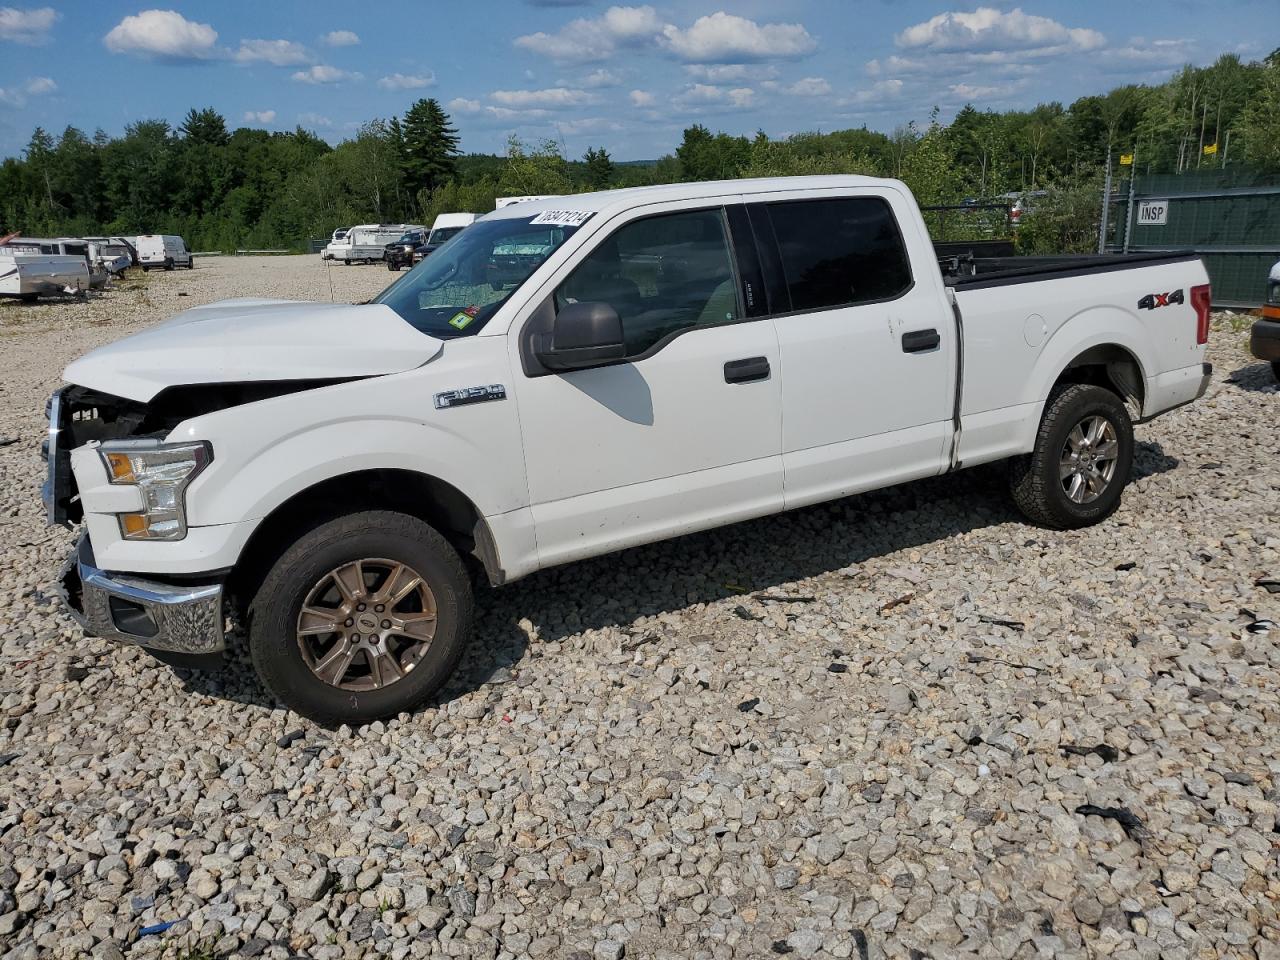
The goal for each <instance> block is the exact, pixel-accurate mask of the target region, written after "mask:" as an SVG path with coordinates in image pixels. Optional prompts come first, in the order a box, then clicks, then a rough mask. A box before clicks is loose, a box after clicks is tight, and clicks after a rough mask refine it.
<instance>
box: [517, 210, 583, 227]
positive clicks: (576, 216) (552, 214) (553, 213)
mask: <svg viewBox="0 0 1280 960" xmlns="http://www.w3.org/2000/svg"><path fill="white" fill-rule="evenodd" d="M593 212H594V211H591V210H543V211H542V212H541V213H540V214H538V215H537V216H536V217H534V218H533V219H532V220H530V221H529V223H530V225H533V224H552V225H554V226H557V227H580V226H582V225H583V224H584V223H586V222H587V221H588V220H589V219H591V214H592V213H593Z"/></svg>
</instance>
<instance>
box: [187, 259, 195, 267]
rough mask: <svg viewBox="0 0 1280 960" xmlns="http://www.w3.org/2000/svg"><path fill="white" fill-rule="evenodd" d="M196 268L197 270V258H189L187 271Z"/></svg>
mask: <svg viewBox="0 0 1280 960" xmlns="http://www.w3.org/2000/svg"><path fill="white" fill-rule="evenodd" d="M195 268H196V258H195V257H187V269H188V270H194V269H195Z"/></svg>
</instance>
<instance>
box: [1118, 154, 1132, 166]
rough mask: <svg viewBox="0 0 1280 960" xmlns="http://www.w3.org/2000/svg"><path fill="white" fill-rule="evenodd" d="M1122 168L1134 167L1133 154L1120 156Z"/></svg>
mask: <svg viewBox="0 0 1280 960" xmlns="http://www.w3.org/2000/svg"><path fill="white" fill-rule="evenodd" d="M1120 166H1122V167H1131V166H1133V154H1132V153H1122V154H1120Z"/></svg>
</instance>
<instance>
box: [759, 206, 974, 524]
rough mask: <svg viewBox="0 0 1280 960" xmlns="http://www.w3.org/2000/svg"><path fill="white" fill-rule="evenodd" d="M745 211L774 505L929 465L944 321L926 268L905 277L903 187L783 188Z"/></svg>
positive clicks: (910, 475) (945, 400) (938, 461)
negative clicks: (764, 300)
mask: <svg viewBox="0 0 1280 960" xmlns="http://www.w3.org/2000/svg"><path fill="white" fill-rule="evenodd" d="M748 211H749V214H750V218H751V223H752V230H753V231H754V233H755V236H756V241H757V245H758V247H759V249H760V256H761V259H762V261H764V263H765V268H766V277H767V279H768V283H769V298H770V306H771V311H772V313H773V316H774V320H775V323H776V326H777V331H778V347H779V352H780V355H781V360H782V381H783V387H782V457H783V478H784V489H785V494H784V496H785V502H786V506H787V507H788V508H790V507H797V506H801V505H803V504H806V503H815V502H818V501H821V500H827V499H832V498H834V497H840V496H845V495H847V494H850V493H856V492H858V491H860V490H868V489H872V488H875V487H880V486H886V485H888V484H891V483H896V482H900V481H903V480H910V479H914V478H916V477H923V476H929V475H932V474H936V473H939V472H941V471H942V469H943V468H944V466H945V464H946V463H947V458H946V455H945V445H946V442H947V440H948V438H949V436H950V429H951V426H950V423H951V416H952V411H953V401H954V391H955V379H954V378H955V350H956V334H955V324H954V321H953V319H952V317H951V315H950V314H949V312H947V310H946V301H945V300H944V299H943V296H942V292H941V291H940V290H939V289H937V287H936V284H935V283H934V282H933V281H934V278H933V277H928V278H919V280H918V279H917V278H916V277H914V276H913V272H912V267H911V261H910V257H909V255H908V249H909V246H908V244H907V243H906V242H905V240H904V236H903V232H902V228H901V227H900V224H908V225H910V226H911V228H912V229H915V225H916V224H918V222H919V217H918V216H914V215H912V211H911V209H910V208H909V206H908V205H907V202H906V200H905V198H903V197H901V196H900V195H897V194H893V193H887V194H871V193H868V194H866V195H862V196H850V195H844V196H831V195H827V196H822V195H817V196H815V195H814V194H813V193H812V192H808V193H805V194H794V195H792V196H790V197H788V196H786V195H785V194H783V195H777V199H774V198H773V197H772V196H771V198H770V200H769V201H768V202H764V203H752V204H750V205H749V207H748ZM911 239H912V243H911V245H910V249H918V248H919V247H920V245H921V243H923V244H924V248H925V249H929V250H931V249H932V247H931V246H929V245H928V238H927V237H924V238H919V237H913V238H911Z"/></svg>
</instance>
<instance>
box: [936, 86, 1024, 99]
mask: <svg viewBox="0 0 1280 960" xmlns="http://www.w3.org/2000/svg"><path fill="white" fill-rule="evenodd" d="M1016 89H1017V84H1012V83H1008V84H981V83H977V84H975V83H953V84H951V85H950V86H949V87H947V90H949V91H950V93H951V96H952V97H953V98H954V99H956V100H992V99H997V98H999V97H1007V96H1008V95H1009V94H1011V93H1013V92H1014V90H1016Z"/></svg>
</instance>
